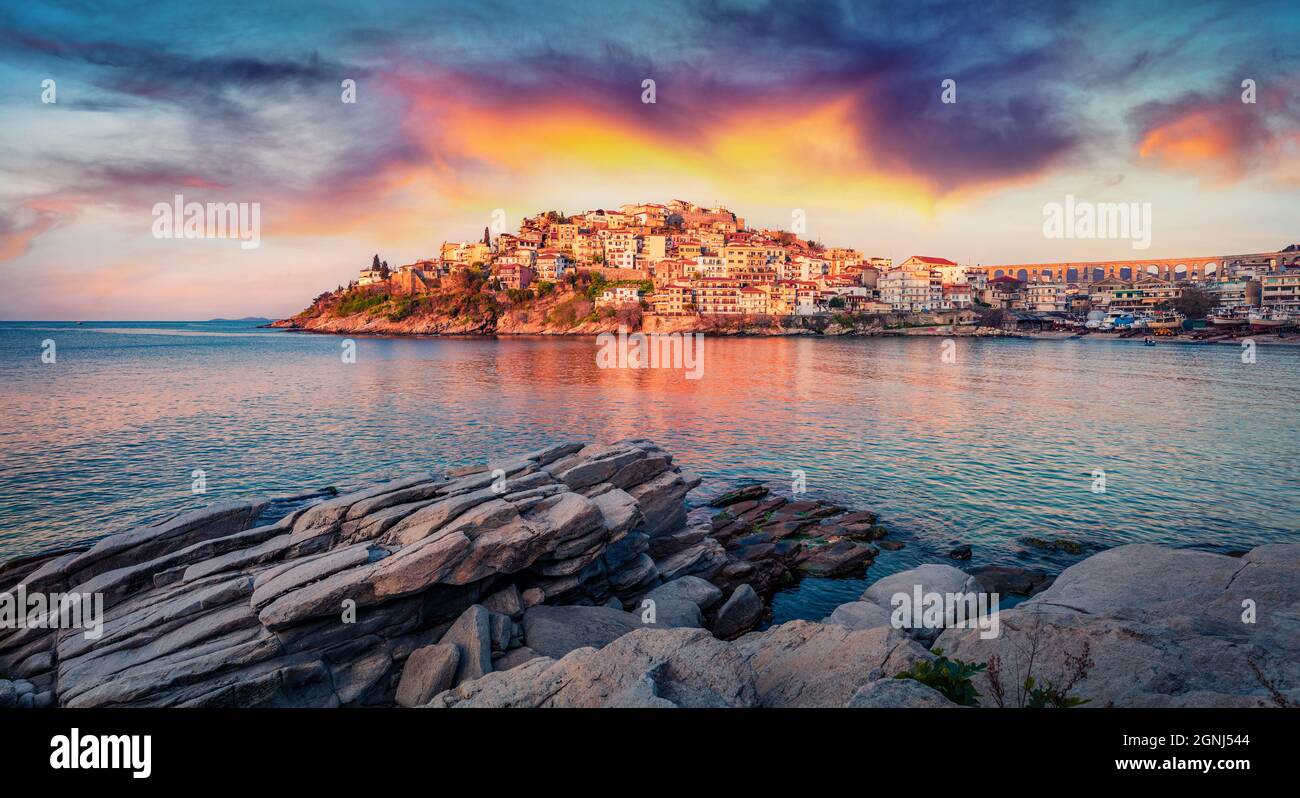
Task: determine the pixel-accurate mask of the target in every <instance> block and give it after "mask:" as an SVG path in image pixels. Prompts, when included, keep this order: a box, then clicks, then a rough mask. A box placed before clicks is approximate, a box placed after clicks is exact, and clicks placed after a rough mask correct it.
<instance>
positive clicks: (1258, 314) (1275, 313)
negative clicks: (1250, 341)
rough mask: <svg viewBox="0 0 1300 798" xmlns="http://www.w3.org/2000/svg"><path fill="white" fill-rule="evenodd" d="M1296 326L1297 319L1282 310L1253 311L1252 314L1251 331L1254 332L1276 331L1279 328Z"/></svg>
mask: <svg viewBox="0 0 1300 798" xmlns="http://www.w3.org/2000/svg"><path fill="white" fill-rule="evenodd" d="M1292 324H1295V319H1293V318H1291V317H1290V316H1289V315H1288V314H1286V313H1284V312H1282V311H1280V310H1264V309H1260V310H1252V311H1251V312H1250V329H1252V330H1276V329H1278V328H1279V327H1289V326H1291V325H1292Z"/></svg>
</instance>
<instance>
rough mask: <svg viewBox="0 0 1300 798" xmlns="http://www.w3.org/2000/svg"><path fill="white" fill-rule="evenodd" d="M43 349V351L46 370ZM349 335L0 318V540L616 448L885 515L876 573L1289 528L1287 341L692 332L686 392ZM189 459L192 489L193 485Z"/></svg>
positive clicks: (1235, 545) (422, 343)
mask: <svg viewBox="0 0 1300 798" xmlns="http://www.w3.org/2000/svg"><path fill="white" fill-rule="evenodd" d="M46 338H52V339H54V340H55V341H56V342H57V345H58V362H57V364H55V365H44V364H42V363H41V362H40V358H39V355H40V351H41V341H42V340H43V339H46ZM341 340H342V338H341V337H335V336H318V335H303V334H295V333H283V332H278V331H267V330H258V329H256V328H254V327H252V326H251V325H248V324H241V323H201V324H145V323H141V322H131V323H123V324H109V323H104V322H95V323H92V324H89V325H87V326H83V327H78V326H72V325H68V324H63V323H31V324H15V323H7V324H4V325H0V374H2V375H3V385H0V396H2V397H3V406H4V415H3V419H2V420H0V557H7V556H13V555H15V554H22V553H30V552H34V551H37V550H40V549H44V548H49V547H51V546H57V545H66V544H68V543H70V542H75V541H79V540H86V539H92V538H98V537H101V536H103V535H106V534H110V533H113V532H120V531H123V530H125V529H129V528H131V527H132V526H134V525H136V524H138V523H141V522H143V521H149V520H154V519H157V518H161V517H164V516H167V515H171V514H173V513H175V512H176V511H177V510H178V509H183V508H189V507H194V506H199V505H202V504H205V503H208V502H211V501H215V500H217V499H221V498H228V497H235V496H248V495H252V494H257V493H263V494H271V495H277V494H292V493H300V492H303V491H304V490H309V489H315V488H319V487H323V486H326V485H339V486H344V485H349V484H357V483H359V482H362V481H366V480H373V479H379V478H382V477H385V476H390V475H394V474H399V473H403V472H408V471H411V470H414V469H441V468H446V467H450V466H456V465H464V464H468V463H472V462H480V461H482V460H484V459H485V458H486V459H494V458H497V457H503V456H508V455H510V454H514V453H517V452H520V451H524V450H528V449H534V448H538V447H540V446H543V445H546V444H549V443H554V442H557V441H561V440H569V439H574V438H585V439H592V440H615V439H618V438H625V437H649V438H653V439H654V440H656V441H657V442H659V443H660V444H661V445H663V446H664V447H666V448H667V449H668V450H669V451H671V452H673V453H674V454H675V455H676V457H677V460H678V462H679V463H681V464H682V466H683V467H685V468H688V469H691V470H694V471H695V472H697V473H699V474H700V475H701V476H702V477H704V480H705V484H704V489H703V490H701V491H699V493H701V494H703V495H708V493H709V492H710V491H711V490H714V489H717V488H718V487H720V486H721V485H723V484H726V483H728V482H730V481H732V480H734V479H736V478H738V477H759V478H762V479H767V480H775V481H778V482H786V483H788V481H789V480H790V478H791V473H790V472H791V471H792V470H795V469H802V470H803V471H805V472H806V474H807V482H808V487H809V489H810V490H812V491H813V492H814V493H816V494H819V495H822V496H826V497H831V498H834V499H837V500H840V501H843V502H847V503H851V504H852V505H854V506H859V507H865V508H870V509H873V510H876V511H877V512H879V513H880V514H881V516H882V519H883V521H884V523H885V524H886V525H887V526H889V527H890V528H891V530H892V534H894V535H895V536H897V537H898V538H899V539H901V540H905V541H907V542H908V544H909V545H908V548H906V549H904V550H903V551H902V552H899V553H898V554H882V556H881V559H880V560H879V561H878V562H877V565H875V566H873V568H872V571H871V578H873V579H874V578H878V577H879V576H881V575H882V574H885V573H888V572H890V571H893V570H898V569H900V568H904V567H910V566H911V565H912V564H915V563H916V562H919V561H921V560H925V559H933V558H934V556H935V554H936V553H938V552H942V551H944V550H946V548H947V546H948V545H949V543H950V542H952V541H956V540H961V541H964V542H970V543H973V544H974V545H975V558H974V560H973V562H972V564H973V565H981V564H988V563H1019V564H1031V565H1034V564H1036V565H1046V566H1049V567H1053V568H1059V567H1060V566H1061V565H1062V564H1065V563H1068V562H1069V561H1070V560H1068V559H1067V560H1064V561H1050V560H1044V559H1042V558H1041V555H1039V554H1038V553H1037V552H1032V551H1031V552H1028V553H1026V552H1023V551H1021V546H1020V545H1019V544H1018V543H1017V538H1019V537H1022V536H1024V535H1038V536H1052V537H1057V536H1060V537H1071V538H1076V539H1079V540H1084V541H1092V542H1096V543H1098V544H1101V545H1105V546H1113V545H1116V544H1121V543H1130V542H1138V541H1147V542H1158V543H1169V544H1176V545H1196V546H1202V547H1209V548H1217V549H1220V550H1228V549H1241V548H1249V547H1251V546H1253V545H1257V544H1259V543H1264V542H1270V541H1281V540H1294V539H1296V536H1297V535H1296V533H1297V521H1296V499H1297V494H1298V493H1300V461H1298V459H1297V457H1296V449H1297V446H1296V444H1297V437H1298V434H1297V424H1296V423H1295V410H1296V405H1297V402H1296V400H1297V395H1298V394H1297V384H1298V378H1300V351H1297V349H1296V348H1293V347H1260V348H1259V350H1258V362H1256V363H1255V364H1253V365H1245V364H1242V363H1241V360H1240V356H1239V351H1238V350H1237V349H1235V348H1233V347H1226V346H1186V345H1162V346H1156V347H1143V346H1142V345H1141V343H1140V342H1136V341H1096V340H1093V341H1073V340H1065V341H1026V340H1015V339H1000V340H988V339H957V341H956V347H957V349H956V352H957V363H956V364H944V363H942V362H941V360H940V357H939V352H940V340H939V339H936V338H924V339H902V338H859V339H809V338H797V339H764V338H743V339H741V338H709V339H707V340H706V343H705V372H704V377H703V379H700V380H698V381H695V380H686V379H685V378H684V376H683V374H682V373H681V372H679V371H651V370H641V371H631V370H602V369H599V368H597V367H596V365H595V357H594V353H595V344H594V342H593V340H592V339H590V338H583V339H577V338H573V339H568V338H539V339H504V340H492V339H380V338H358V339H356V346H357V362H356V363H355V364H344V363H342V361H341V358H340V356H339V353H340V348H339V345H340V342H341ZM195 469H202V470H203V471H205V472H206V476H207V486H208V492H207V494H206V495H205V496H201V497H200V496H194V495H192V494H191V493H190V474H191V472H192V471H193V470H195ZM1096 469H1101V470H1104V471H1105V473H1106V492H1105V493H1103V494H1098V493H1093V492H1092V490H1091V487H1092V472H1093V471H1094V470H1096ZM861 590H862V583H861V582H860V581H858V580H850V581H848V582H827V581H826V580H815V581H809V582H807V583H805V585H804V586H803V587H801V588H800V589H799V590H796V591H792V592H791V593H790V594H788V595H787V596H785V597H783V598H782V600H781V601H779V602H778V606H777V613H778V616H779V617H780V616H781V615H782V614H783V613H785V614H800V615H803V616H804V617H820V615H818V612H819V611H820V610H821V609H823V608H825V609H829V608H831V607H834V606H835V604H837V603H839V602H840V601H846V600H851V599H853V598H856V596H857V595H858V594H859V593H860V592H861ZM783 602H784V603H783ZM794 605H797V606H798V607H799V609H798V610H797V611H796V610H789V609H788V608H789V607H790V606H794ZM822 614H824V613H822Z"/></svg>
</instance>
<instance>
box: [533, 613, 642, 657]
mask: <svg viewBox="0 0 1300 798" xmlns="http://www.w3.org/2000/svg"><path fill="white" fill-rule="evenodd" d="M640 627H641V621H640V618H639V617H638V616H636V615H633V614H632V613H630V612H624V611H622V610H616V609H612V608H609V607H582V606H576V605H564V606H554V605H550V604H543V605H540V606H537V607H530V608H529V609H528V610H527V611H525V612H524V645H526V646H528V647H529V648H531V649H532V650H533V651H536V652H537V653H538V654H540V655H541V656H543V657H551V658H553V659H559V658H560V657H563V656H564V655H565V654H568V653H569V652H570V651H573V650H575V649H579V648H601V647H603V646H606V645H608V644H610V643H612V642H613V641H615V640H617V639H618V638H620V637H622V636H623V635H625V634H627V633H628V632H631V631H633V630H635V629H638V628H640Z"/></svg>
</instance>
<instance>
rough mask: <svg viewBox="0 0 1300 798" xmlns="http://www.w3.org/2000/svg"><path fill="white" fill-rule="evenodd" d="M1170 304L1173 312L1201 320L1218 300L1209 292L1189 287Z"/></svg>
mask: <svg viewBox="0 0 1300 798" xmlns="http://www.w3.org/2000/svg"><path fill="white" fill-rule="evenodd" d="M1170 304H1171V305H1172V306H1173V309H1174V310H1176V311H1178V312H1179V313H1181V314H1183V315H1184V316H1186V317H1187V318H1189V319H1203V318H1205V316H1206V314H1208V313H1209V312H1210V311H1211V310H1213V309H1214V308H1215V307H1216V306H1217V305H1218V304H1219V300H1218V297H1216V296H1214V294H1211V293H1210V292H1209V291H1203V290H1201V289H1200V288H1196V287H1192V286H1189V287H1187V288H1184V289H1183V291H1182V293H1181V294H1179V295H1178V298H1177V299H1175V300H1174V301H1173V302H1171V303H1170Z"/></svg>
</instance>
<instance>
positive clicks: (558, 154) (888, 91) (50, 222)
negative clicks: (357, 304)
mask: <svg viewBox="0 0 1300 798" xmlns="http://www.w3.org/2000/svg"><path fill="white" fill-rule="evenodd" d="M93 6H94V8H95V9H96V10H94V11H91V10H88V4H85V3H82V2H70V3H62V2H37V3H27V4H21V6H19V5H18V4H14V5H12V6H8V7H5V8H3V9H0V286H3V288H0V319H10V320H14V319H32V320H46V319H48V320H54V319H59V320H106V319H123V320H125V319H140V320H170V319H206V318H213V317H243V316H268V317H282V316H287V315H290V314H292V313H294V312H296V311H298V310H300V309H302V308H303V307H305V306H306V305H307V304H308V303H309V302H310V300H311V298H312V297H314V296H315V295H317V294H318V293H320V292H322V291H324V290H328V289H332V288H334V287H335V286H337V285H339V284H342V283H346V282H347V281H348V280H350V279H353V278H354V277H355V276H356V273H357V271H358V269H360V268H362V267H364V266H366V265H367V264H368V263H369V262H370V259H371V257H372V256H373V255H374V254H376V253H377V254H379V255H380V257H381V258H383V259H384V260H387V261H388V262H389V263H390V264H391V265H394V266H396V265H398V264H402V263H408V262H412V261H414V260H416V259H418V258H422V257H430V256H434V255H436V254H437V252H438V247H439V245H440V243H441V242H443V241H458V240H465V239H478V238H481V236H482V234H483V228H484V227H485V226H488V225H490V224H491V223H492V220H493V214H494V212H495V211H498V210H500V211H504V213H505V215H506V218H507V220H508V226H509V228H511V229H513V228H516V227H517V226H518V223H519V220H520V219H521V218H522V217H524V216H525V215H531V214H533V213H536V212H539V211H543V210H552V209H554V210H560V211H566V212H570V213H572V212H575V211H584V210H588V209H593V208H599V207H605V208H616V207H618V206H619V205H621V204H625V203H633V202H667V201H668V200H670V199H685V200H690V201H693V202H697V203H700V204H702V205H710V206H711V205H715V204H722V205H725V206H726V207H728V208H730V209H732V210H734V211H736V212H737V213H738V214H739V215H740V216H742V217H743V218H744V219H745V221H746V222H747V224H749V225H750V226H752V227H776V228H783V229H789V228H790V227H791V222H792V219H794V218H795V216H794V214H795V213H796V212H797V211H801V212H802V216H803V218H804V219H805V220H806V222H805V223H806V231H807V236H808V237H810V238H813V239H816V240H818V241H821V242H823V243H825V244H827V245H829V246H848V247H854V248H857V249H860V250H862V251H863V252H864V253H865V254H867V255H872V256H881V257H892V258H894V259H895V261H896V262H898V261H901V260H902V259H904V258H906V257H908V256H909V255H913V254H922V255H932V256H940V257H946V258H950V259H952V260H954V261H957V262H960V263H972V264H976V263H979V264H1009V263H1031V262H1063V261H1082V260H1100V259H1135V258H1142V257H1150V258H1152V259H1155V258H1172V257H1182V256H1185V255H1186V256H1203V255H1226V254H1236V253H1249V252H1264V251H1272V250H1276V249H1280V248H1281V247H1283V246H1286V245H1287V244H1291V243H1296V242H1300V223H1298V222H1300V47H1297V46H1296V42H1297V41H1300V4H1297V3H1295V2H1241V1H1237V2H1200V3H1198V2H1188V1H1187V0H1182V1H1181V2H1169V3H1165V2H1141V0H1138V1H1137V2H1134V1H1133V0H1130V1H1129V2H1096V1H1095V0H1094V1H1092V2H1078V3H1075V2H1069V0H1051V1H1050V2H1042V3H1033V2H1016V3H1000V2H981V3H928V2H906V3H901V2H880V3H853V2H822V1H820V0H801V1H800V2H778V3H769V2H757V1H756V0H734V1H733V0H726V1H723V0H712V1H711V0H692V1H690V2H678V1H676V0H659V1H658V2H654V3H647V2H619V1H618V0H604V1H603V2H599V3H593V2H572V3H570V2H553V1H552V0H530V1H529V2H526V3H524V2H519V3H508V2H492V0H487V1H486V2H473V3H428V2H425V3H413V2H383V0H371V2H367V3H364V4H357V3H343V2H338V3H313V4H303V3H291V2H283V3H269V4H264V3H241V2H224V3H220V4H212V5H211V6H210V7H203V8H200V7H195V6H192V5H191V4H180V3H169V4H161V3H134V2H133V3H127V2H119V3H104V4H93ZM646 80H652V81H654V102H653V103H649V102H645V101H644V100H645V99H646V91H645V88H644V86H645V85H646V84H645V81H646ZM1247 80H1249V81H1252V82H1253V86H1254V97H1253V99H1254V102H1243V94H1244V93H1245V92H1246V90H1245V89H1243V81H1247ZM48 81H53V83H52V84H50V83H48ZM344 81H353V82H354V84H352V85H354V86H355V93H354V98H355V102H345V101H344V100H345V97H344V95H345V89H344V87H343V86H344ZM945 81H953V83H952V84H945ZM51 85H52V87H53V90H54V94H53V96H51V94H50V87H51ZM945 85H947V86H955V93H954V92H952V91H949V92H948V93H947V97H946V99H950V100H951V99H955V102H945V101H944V100H945V96H944V95H945ZM50 99H53V100H54V101H53V102H49V101H48V100H50ZM177 194H180V195H181V196H182V197H183V200H184V201H185V202H199V203H232V202H233V203H257V204H258V208H259V213H260V237H259V243H258V246H257V247H256V248H245V247H242V246H241V245H240V242H239V241H238V240H235V239H221V238H210V239H197V240H195V239H185V238H165V237H159V236H158V235H156V232H157V230H156V227H157V226H156V225H155V221H156V219H157V216H156V214H155V212H154V208H155V206H156V205H158V204H159V203H165V204H169V205H170V204H171V203H173V202H174V197H175V196H176V195H177ZM1067 196H1070V197H1074V198H1075V200H1076V201H1079V202H1090V203H1111V202H1126V203H1134V202H1136V203H1149V206H1150V209H1151V237H1150V248H1149V249H1146V250H1144V251H1141V252H1137V251H1135V250H1134V249H1133V242H1132V241H1130V240H1122V239H1082V238H1072V239H1069V238H1058V237H1048V236H1046V235H1045V234H1044V218H1045V215H1044V214H1045V210H1044V209H1045V207H1047V205H1048V204H1049V203H1058V204H1061V203H1064V202H1065V201H1066V198H1067Z"/></svg>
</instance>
